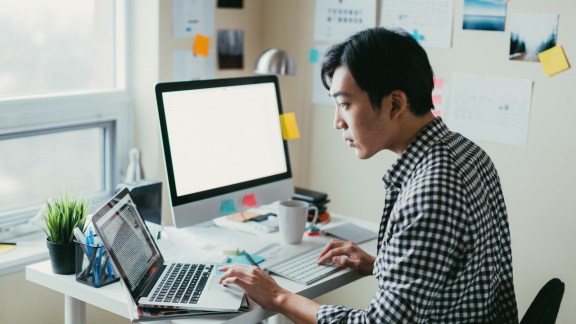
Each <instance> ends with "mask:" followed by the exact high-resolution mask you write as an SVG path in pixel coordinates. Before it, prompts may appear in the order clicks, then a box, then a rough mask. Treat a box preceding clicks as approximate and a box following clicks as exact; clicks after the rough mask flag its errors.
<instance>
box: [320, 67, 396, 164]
mask: <svg viewBox="0 0 576 324" xmlns="http://www.w3.org/2000/svg"><path fill="white" fill-rule="evenodd" d="M330 96H331V97H332V98H333V99H334V102H335V104H336V109H335V111H334V127H335V128H336V129H340V130H342V137H343V139H344V140H345V141H346V143H347V144H348V146H350V147H352V148H354V150H355V152H356V156H357V157H358V158H360V159H368V158H370V157H372V156H373V155H374V154H376V153H378V152H379V151H381V150H383V149H390V148H391V145H392V143H391V140H393V136H392V128H391V121H390V118H388V111H389V110H390V107H388V106H389V105H390V102H389V98H388V97H385V98H384V99H383V100H382V103H381V107H380V110H376V109H373V107H372V104H371V103H370V99H369V98H368V93H367V92H366V91H364V90H362V89H360V87H359V86H358V84H357V83H356V81H355V80H354V78H353V77H352V74H351V73H350V71H348V68H347V67H345V66H340V67H338V68H337V69H336V71H334V76H333V77H332V85H331V86H330Z"/></svg>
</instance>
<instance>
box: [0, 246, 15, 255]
mask: <svg viewBox="0 0 576 324" xmlns="http://www.w3.org/2000/svg"><path fill="white" fill-rule="evenodd" d="M12 250H16V245H8V244H0V254H3V253H6V252H10V251H12Z"/></svg>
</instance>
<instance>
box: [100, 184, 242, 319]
mask: <svg viewBox="0 0 576 324" xmlns="http://www.w3.org/2000/svg"><path fill="white" fill-rule="evenodd" d="M92 223H93V224H94V227H95V229H96V232H97V233H98V235H99V236H100V238H101V240H102V242H103V243H104V246H105V247H106V250H107V251H108V253H109V254H110V257H111V259H112V261H113V262H114V265H115V267H116V270H117V271H118V273H119V275H120V277H121V278H122V280H123V281H124V283H125V285H126V287H127V289H128V291H129V292H130V294H131V295H132V298H133V300H134V301H136V303H137V304H138V306H141V307H162V308H181V309H194V310H206V311H238V310H239V309H240V306H241V304H242V299H243V296H244V293H243V292H242V291H241V290H240V289H238V288H237V287H224V286H222V285H220V284H219V283H218V276H219V275H221V273H220V272H219V271H218V270H217V268H218V265H216V264H204V263H199V264H188V263H165V262H164V258H163V256H162V254H161V253H160V250H159V249H158V247H157V245H156V243H155V241H154V239H153V238H152V235H151V234H150V231H149V230H148V228H147V227H146V224H145V223H144V222H143V220H142V218H141V217H140V215H139V214H138V210H137V209H136V206H135V205H134V202H133V201H132V198H131V197H130V194H129V191H128V189H124V190H122V191H120V192H118V193H117V194H116V195H115V196H114V197H113V198H112V199H110V201H108V202H107V203H106V204H105V205H104V206H102V207H101V208H100V209H99V210H98V211H97V212H96V213H94V215H93V216H92ZM170 282H171V283H172V286H170V287H167V288H164V289H160V288H159V286H161V285H165V284H167V283H170Z"/></svg>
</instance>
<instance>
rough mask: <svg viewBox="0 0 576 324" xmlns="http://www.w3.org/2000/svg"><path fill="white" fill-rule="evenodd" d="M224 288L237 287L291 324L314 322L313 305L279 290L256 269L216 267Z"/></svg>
mask: <svg viewBox="0 0 576 324" xmlns="http://www.w3.org/2000/svg"><path fill="white" fill-rule="evenodd" d="M219 270H220V271H225V273H224V274H223V275H222V277H221V278H220V283H221V284H224V285H237V286H238V287H240V288H242V290H244V292H246V295H248V297H250V298H251V299H252V300H254V301H255V302H256V303H257V304H259V305H260V306H262V308H266V309H270V310H273V311H276V312H279V313H282V314H284V315H285V316H287V317H288V318H289V319H291V320H292V321H293V322H294V323H316V313H317V312H318V308H319V307H320V305H318V304H317V303H316V302H314V301H312V300H310V299H307V298H305V297H302V296H300V295H296V294H294V293H292V292H290V291H288V290H286V289H284V288H282V287H280V286H279V285H278V284H277V283H276V281H274V279H273V278H272V277H271V276H269V275H268V274H266V273H264V271H262V270H261V269H260V268H258V267H256V266H247V265H244V264H228V265H225V266H222V267H220V268H219Z"/></svg>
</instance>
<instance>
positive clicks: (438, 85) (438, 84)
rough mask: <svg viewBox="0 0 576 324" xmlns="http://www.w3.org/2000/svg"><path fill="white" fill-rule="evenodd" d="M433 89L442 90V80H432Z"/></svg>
mask: <svg viewBox="0 0 576 324" xmlns="http://www.w3.org/2000/svg"><path fill="white" fill-rule="evenodd" d="M433 80H434V89H442V88H444V79H442V78H434V79H433Z"/></svg>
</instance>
